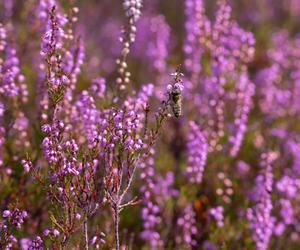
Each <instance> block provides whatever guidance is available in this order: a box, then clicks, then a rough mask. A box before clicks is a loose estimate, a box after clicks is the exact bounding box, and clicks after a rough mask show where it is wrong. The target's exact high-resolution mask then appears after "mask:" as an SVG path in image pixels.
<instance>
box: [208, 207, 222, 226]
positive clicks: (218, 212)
mask: <svg viewBox="0 0 300 250" xmlns="http://www.w3.org/2000/svg"><path fill="white" fill-rule="evenodd" d="M208 213H209V215H210V216H211V217H212V218H213V219H214V220H215V221H216V223H217V226H218V227H223V226H224V215H223V213H224V208H223V207H221V206H218V207H214V208H210V209H209V211H208Z"/></svg>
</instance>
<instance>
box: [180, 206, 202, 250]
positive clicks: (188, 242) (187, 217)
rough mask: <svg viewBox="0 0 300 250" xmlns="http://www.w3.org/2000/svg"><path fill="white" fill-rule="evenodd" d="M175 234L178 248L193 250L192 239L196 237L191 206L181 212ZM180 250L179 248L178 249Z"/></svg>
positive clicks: (193, 240) (194, 220)
mask: <svg viewBox="0 0 300 250" xmlns="http://www.w3.org/2000/svg"><path fill="white" fill-rule="evenodd" d="M176 227H177V230H178V232H177V234H176V236H175V242H176V245H177V246H178V247H181V248H183V249H193V247H196V244H197V242H196V240H195V239H193V237H194V236H196V235H197V233H198V230H197V227H196V219H195V212H194V211H193V207H192V206H191V205H189V206H187V207H186V208H185V209H184V210H183V214H182V215H181V216H180V217H179V218H178V219H177V225H176ZM178 249H180V248H178Z"/></svg>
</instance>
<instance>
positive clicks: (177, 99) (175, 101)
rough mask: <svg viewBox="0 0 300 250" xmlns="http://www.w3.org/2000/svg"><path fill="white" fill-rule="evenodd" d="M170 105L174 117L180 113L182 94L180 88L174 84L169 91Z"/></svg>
mask: <svg viewBox="0 0 300 250" xmlns="http://www.w3.org/2000/svg"><path fill="white" fill-rule="evenodd" d="M170 99H171V107H172V111H173V114H174V116H175V117H176V118H178V117H179V116H181V114H182V96H181V89H179V88H176V86H174V87H173V88H172V90H171V92H170Z"/></svg>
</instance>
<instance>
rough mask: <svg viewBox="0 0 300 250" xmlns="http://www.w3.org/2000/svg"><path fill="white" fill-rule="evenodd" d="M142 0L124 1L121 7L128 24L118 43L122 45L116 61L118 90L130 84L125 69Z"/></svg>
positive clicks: (128, 73)
mask: <svg viewBox="0 0 300 250" xmlns="http://www.w3.org/2000/svg"><path fill="white" fill-rule="evenodd" d="M142 5H143V0H124V1H123V7H124V10H125V13H126V16H127V18H128V23H127V26H126V27H125V28H123V29H122V33H123V36H122V37H120V41H121V43H122V45H123V49H122V51H121V57H120V58H119V59H118V60H117V64H118V73H119V77H118V78H117V80H116V82H117V86H118V88H119V89H120V90H124V89H126V85H128V84H129V83H130V72H129V71H128V69H127V56H128V54H129V52H130V45H131V44H132V43H133V42H134V41H135V36H136V30H137V29H136V22H137V21H138V20H139V18H140V16H141V8H142Z"/></svg>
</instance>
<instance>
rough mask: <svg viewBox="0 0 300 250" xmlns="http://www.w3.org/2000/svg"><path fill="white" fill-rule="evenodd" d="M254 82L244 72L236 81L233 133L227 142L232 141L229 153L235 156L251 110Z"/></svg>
mask: <svg viewBox="0 0 300 250" xmlns="http://www.w3.org/2000/svg"><path fill="white" fill-rule="evenodd" d="M254 88H255V87H254V84H253V83H251V82H250V81H249V79H248V76H247V75H246V74H241V75H240V76H239V80H238V81H237V93H236V95H235V99H236V100H237V103H236V110H235V113H234V116H235V119H234V125H235V129H234V135H232V136H230V138H229V142H230V143H232V148H231V149H230V155H231V156H233V157H235V156H236V155H237V153H238V151H239V149H240V147H241V144H242V141H243V137H244V134H245V132H246V128H247V122H248V115H249V112H250V110H251V105H252V96H253V95H254Z"/></svg>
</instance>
